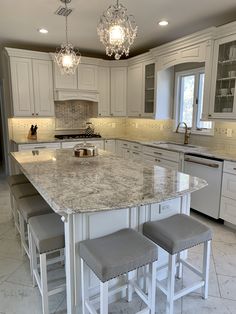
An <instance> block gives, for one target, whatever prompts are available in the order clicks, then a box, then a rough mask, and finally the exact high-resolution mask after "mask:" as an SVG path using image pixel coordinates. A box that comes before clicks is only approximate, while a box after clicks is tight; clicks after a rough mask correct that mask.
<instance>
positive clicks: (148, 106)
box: [144, 63, 155, 113]
mask: <svg viewBox="0 0 236 314" xmlns="http://www.w3.org/2000/svg"><path fill="white" fill-rule="evenodd" d="M154 88H155V63H152V64H148V65H146V66H145V106H144V112H145V113H153V112H154V97H155V92H154Z"/></svg>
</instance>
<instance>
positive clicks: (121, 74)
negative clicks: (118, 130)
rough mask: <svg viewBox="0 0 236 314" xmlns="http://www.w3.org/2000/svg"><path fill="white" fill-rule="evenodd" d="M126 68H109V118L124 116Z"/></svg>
mask: <svg viewBox="0 0 236 314" xmlns="http://www.w3.org/2000/svg"><path fill="white" fill-rule="evenodd" d="M126 97H127V68H126V67H114V68H111V116H116V117H119V116H120V117H122V116H126Z"/></svg>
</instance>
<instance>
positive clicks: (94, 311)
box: [85, 300, 98, 314]
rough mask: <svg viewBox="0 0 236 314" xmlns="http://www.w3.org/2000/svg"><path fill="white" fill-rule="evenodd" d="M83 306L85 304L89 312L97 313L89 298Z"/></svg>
mask: <svg viewBox="0 0 236 314" xmlns="http://www.w3.org/2000/svg"><path fill="white" fill-rule="evenodd" d="M85 306H86V308H87V310H88V311H89V313H91V314H98V312H97V311H96V309H95V307H94V306H93V304H92V303H91V302H90V301H89V300H85Z"/></svg>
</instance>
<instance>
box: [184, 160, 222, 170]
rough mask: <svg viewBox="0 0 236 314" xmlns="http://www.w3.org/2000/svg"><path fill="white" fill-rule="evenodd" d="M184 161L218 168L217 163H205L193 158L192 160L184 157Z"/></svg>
mask: <svg viewBox="0 0 236 314" xmlns="http://www.w3.org/2000/svg"><path fill="white" fill-rule="evenodd" d="M184 161H187V162H192V163H193V164H198V165H202V166H206V167H211V168H219V165H218V164H214V163H212V164H211V163H205V162H200V161H195V160H192V159H190V158H185V159H184Z"/></svg>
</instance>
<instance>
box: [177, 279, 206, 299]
mask: <svg viewBox="0 0 236 314" xmlns="http://www.w3.org/2000/svg"><path fill="white" fill-rule="evenodd" d="M203 286H204V281H203V280H202V281H200V282H197V283H196V282H195V283H193V284H192V285H191V286H189V287H186V288H183V289H182V290H180V291H178V292H176V293H175V295H174V301H176V300H178V299H179V298H182V297H183V296H185V295H186V294H189V293H191V292H193V291H195V290H197V289H199V288H201V287H203Z"/></svg>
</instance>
